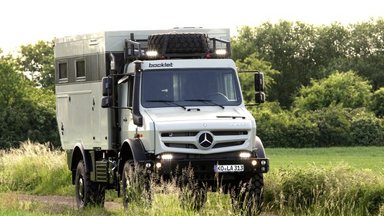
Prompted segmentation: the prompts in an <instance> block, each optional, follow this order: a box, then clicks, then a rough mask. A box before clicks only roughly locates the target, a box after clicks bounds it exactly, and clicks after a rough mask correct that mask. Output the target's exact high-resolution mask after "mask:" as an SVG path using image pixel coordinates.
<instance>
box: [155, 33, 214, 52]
mask: <svg viewBox="0 0 384 216" xmlns="http://www.w3.org/2000/svg"><path fill="white" fill-rule="evenodd" d="M148 50H156V51H157V52H158V53H159V54H160V55H167V54H188V53H189V54H190V53H201V54H204V53H207V52H208V50H209V48H208V37H207V35H206V34H201V33H182V34H180V33H177V34H176V33H169V34H155V35H150V36H149V37H148Z"/></svg>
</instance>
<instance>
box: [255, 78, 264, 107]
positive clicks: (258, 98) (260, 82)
mask: <svg viewBox="0 0 384 216" xmlns="http://www.w3.org/2000/svg"><path fill="white" fill-rule="evenodd" d="M255 102H256V103H264V102H265V94H264V73H263V72H256V73H255Z"/></svg>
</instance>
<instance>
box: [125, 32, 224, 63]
mask: <svg viewBox="0 0 384 216" xmlns="http://www.w3.org/2000/svg"><path fill="white" fill-rule="evenodd" d="M124 44H125V48H124V58H125V61H126V62H132V61H135V60H156V59H199V58H200V59H203V58H205V59H217V58H230V56H231V45H230V42H229V41H226V40H222V39H218V38H208V36H207V35H206V34H203V33H193V32H191V33H174V32H171V33H165V34H153V35H149V36H148V39H142V40H135V37H134V34H133V33H131V34H130V39H127V40H125V42H124Z"/></svg>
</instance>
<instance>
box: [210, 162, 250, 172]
mask: <svg viewBox="0 0 384 216" xmlns="http://www.w3.org/2000/svg"><path fill="white" fill-rule="evenodd" d="M213 169H214V171H215V172H217V173H225V172H244V165H243V164H232V165H215V166H214V167H213Z"/></svg>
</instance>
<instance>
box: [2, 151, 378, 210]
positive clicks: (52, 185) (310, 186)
mask: <svg viewBox="0 0 384 216" xmlns="http://www.w3.org/2000/svg"><path fill="white" fill-rule="evenodd" d="M266 150H267V156H268V157H269V158H270V166H271V167H270V168H271V170H270V172H269V173H267V174H265V176H264V180H265V187H264V203H263V209H264V212H266V215H384V169H383V167H384V147H349V148H346V147H345V148H342V147H337V148H336V147H335V148H313V149H282V148H270V149H268V148H267V149H266ZM65 160H66V157H65V154H64V153H63V152H58V151H50V150H49V149H48V148H46V147H45V146H44V145H38V144H32V143H25V144H24V145H23V146H22V147H21V148H20V149H13V150H11V151H7V152H5V151H0V192H3V193H2V194H0V215H126V214H128V215H236V213H235V212H233V209H232V208H231V201H230V199H229V197H228V195H224V194H218V193H208V201H207V203H206V205H205V207H204V208H203V209H202V210H201V211H199V212H194V211H193V210H190V209H189V210H188V209H182V208H181V207H180V205H179V199H178V195H177V193H178V189H177V188H175V187H173V186H172V185H165V186H160V187H158V188H157V189H156V193H155V194H154V200H153V203H152V205H151V206H143V205H142V204H139V203H136V204H133V205H132V206H131V208H130V209H129V211H128V213H127V212H125V211H123V210H122V209H117V210H113V211H111V210H105V209H87V210H85V211H79V210H76V209H74V207H69V208H68V207H65V208H58V209H56V210H54V211H52V207H51V206H49V205H47V204H45V203H36V202H32V203H31V202H26V201H20V200H18V199H17V198H15V197H13V198H12V195H11V196H10V194H13V193H14V191H17V192H18V193H26V194H36V195H67V196H73V195H74V187H73V186H72V185H70V172H69V171H68V170H67V167H66V161H65ZM107 199H108V200H116V201H117V202H120V203H121V200H120V199H116V195H115V193H113V191H111V192H109V193H108V195H107ZM121 206H122V205H121Z"/></svg>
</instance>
